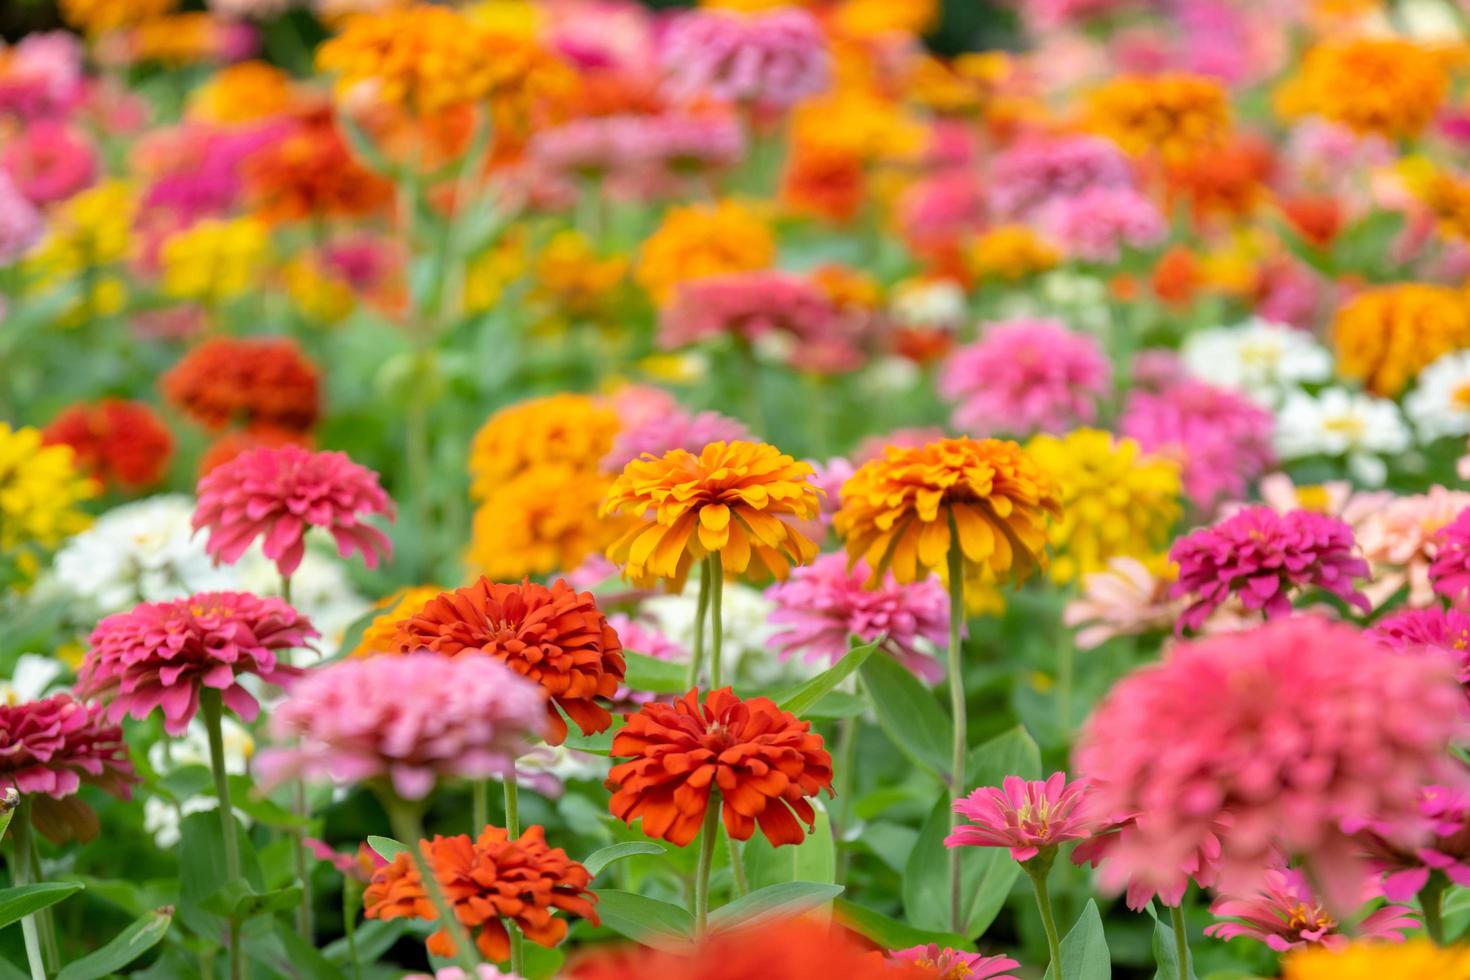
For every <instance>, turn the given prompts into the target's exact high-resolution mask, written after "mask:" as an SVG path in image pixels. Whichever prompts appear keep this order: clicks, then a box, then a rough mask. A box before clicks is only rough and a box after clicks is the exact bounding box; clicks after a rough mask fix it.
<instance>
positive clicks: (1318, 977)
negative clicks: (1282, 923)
mask: <svg viewBox="0 0 1470 980" xmlns="http://www.w3.org/2000/svg"><path fill="white" fill-rule="evenodd" d="M1283 971H1284V972H1283V973H1282V980H1470V946H1452V947H1450V948H1448V949H1441V948H1440V947H1438V946H1436V945H1434V944H1433V943H1431V942H1429V941H1428V940H1424V939H1414V940H1410V941H1409V942H1406V943H1392V944H1391V943H1372V942H1356V943H1352V944H1351V945H1349V946H1347V947H1346V948H1343V949H1336V950H1332V949H1327V948H1326V947H1323V946H1308V947H1306V948H1305V949H1302V950H1299V951H1297V952H1295V953H1292V954H1291V955H1289V956H1287V958H1286V962H1285V963H1284V964H1283Z"/></svg>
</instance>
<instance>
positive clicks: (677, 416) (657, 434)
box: [602, 407, 751, 473]
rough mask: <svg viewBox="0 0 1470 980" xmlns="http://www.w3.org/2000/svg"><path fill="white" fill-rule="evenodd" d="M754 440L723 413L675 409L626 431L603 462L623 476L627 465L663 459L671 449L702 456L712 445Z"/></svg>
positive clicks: (604, 465) (736, 420)
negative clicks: (644, 457)
mask: <svg viewBox="0 0 1470 980" xmlns="http://www.w3.org/2000/svg"><path fill="white" fill-rule="evenodd" d="M749 438H751V435H750V430H749V429H747V428H746V427H745V423H744V422H741V421H739V420H738V419H732V418H730V417H729V416H726V415H721V414H720V413H719V412H695V413H691V412H687V411H685V410H684V409H682V408H677V407H676V408H674V409H672V410H670V411H669V412H667V413H666V414H663V415H659V416H656V417H654V418H650V419H648V420H646V421H644V422H641V423H639V424H637V425H632V426H627V427H625V428H623V429H622V430H621V431H620V432H619V433H618V436H617V439H616V440H615V441H614V443H613V448H612V451H611V452H609V453H608V454H607V456H606V457H605V458H604V459H603V461H602V468H603V469H605V470H608V471H609V472H612V473H620V472H622V469H623V467H624V466H627V465H628V464H629V463H630V462H632V461H633V460H635V459H637V458H638V457H639V456H642V455H643V454H644V453H652V454H653V455H655V456H662V455H663V454H664V453H666V452H668V451H669V450H671V449H685V450H688V451H689V452H691V453H698V452H699V451H700V450H702V449H703V448H704V447H705V446H707V445H709V444H710V443H712V442H734V441H735V440H737V439H749Z"/></svg>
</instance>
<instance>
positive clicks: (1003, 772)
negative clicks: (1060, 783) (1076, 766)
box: [964, 725, 1041, 793]
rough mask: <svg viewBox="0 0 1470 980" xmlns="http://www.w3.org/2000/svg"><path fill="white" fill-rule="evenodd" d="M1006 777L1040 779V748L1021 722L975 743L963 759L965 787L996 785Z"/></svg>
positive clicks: (967, 789)
mask: <svg viewBox="0 0 1470 980" xmlns="http://www.w3.org/2000/svg"><path fill="white" fill-rule="evenodd" d="M1007 776H1020V777H1021V778H1022V779H1040V778H1041V749H1040V748H1039V747H1038V746H1037V744H1036V740H1035V739H1033V738H1032V737H1031V736H1030V735H1029V734H1028V733H1027V732H1026V729H1025V728H1023V727H1022V726H1020V725H1017V726H1016V727H1014V728H1011V729H1008V730H1006V731H1004V732H1001V733H1000V734H999V735H997V736H995V737H994V738H992V739H990V740H989V741H987V742H983V743H981V744H980V745H977V746H976V747H975V748H974V749H972V750H971V752H970V757H969V759H968V760H966V762H965V789H964V792H966V793H968V791H969V790H971V789H974V788H976V787H979V786H999V785H1000V784H1001V782H1002V781H1004V779H1005V778H1006V777H1007Z"/></svg>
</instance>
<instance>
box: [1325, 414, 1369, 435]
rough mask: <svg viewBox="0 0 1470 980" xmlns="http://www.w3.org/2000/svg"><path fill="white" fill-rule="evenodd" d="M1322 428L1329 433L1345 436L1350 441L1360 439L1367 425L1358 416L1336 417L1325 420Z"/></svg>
mask: <svg viewBox="0 0 1470 980" xmlns="http://www.w3.org/2000/svg"><path fill="white" fill-rule="evenodd" d="M1322 428H1323V429H1325V430H1326V431H1328V432H1334V433H1339V434H1341V435H1345V436H1347V437H1348V438H1349V439H1358V438H1360V437H1361V436H1362V435H1363V432H1364V430H1366V429H1367V425H1366V424H1365V423H1364V422H1363V420H1362V419H1361V418H1359V417H1358V416H1356V415H1335V416H1333V417H1331V418H1328V419H1324V420H1323V422H1322Z"/></svg>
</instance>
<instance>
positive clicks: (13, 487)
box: [0, 422, 98, 554]
mask: <svg viewBox="0 0 1470 980" xmlns="http://www.w3.org/2000/svg"><path fill="white" fill-rule="evenodd" d="M97 493H98V486H97V484H96V482H95V481H93V480H91V479H88V478H87V477H86V476H84V475H83V474H82V472H81V470H79V469H78V468H77V465H76V458H75V456H74V454H73V453H72V450H71V447H70V446H47V445H44V444H43V443H42V442H41V433H40V431H39V430H37V429H32V428H29V427H25V428H20V429H12V428H11V427H10V425H9V424H8V423H5V422H0V553H7V554H8V553H10V552H13V551H15V550H17V549H20V548H29V547H32V546H36V547H41V548H52V547H55V546H56V545H58V544H60V543H61V542H62V541H63V540H64V539H66V538H67V537H70V536H71V535H73V534H76V533H77V532H78V531H82V530H85V529H86V527H87V526H88V525H89V524H91V523H92V518H91V517H89V516H88V515H87V514H86V513H85V512H84V511H83V510H82V509H81V506H80V505H81V503H82V501H84V500H88V499H90V498H92V497H95V496H97Z"/></svg>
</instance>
